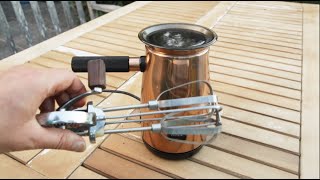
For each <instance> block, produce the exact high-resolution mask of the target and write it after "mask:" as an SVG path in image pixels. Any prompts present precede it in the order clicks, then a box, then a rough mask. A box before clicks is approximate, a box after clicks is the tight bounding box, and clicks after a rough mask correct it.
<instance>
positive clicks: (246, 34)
mask: <svg viewBox="0 0 320 180" xmlns="http://www.w3.org/2000/svg"><path fill="white" fill-rule="evenodd" d="M214 30H215V31H216V32H217V33H219V32H220V34H221V36H222V37H224V33H226V34H232V35H239V36H245V37H255V38H261V39H266V40H270V42H272V41H271V40H274V41H277V42H284V43H288V44H290V43H291V44H301V40H300V39H299V40H297V39H289V38H279V37H274V36H267V35H260V34H256V33H254V32H256V31H253V32H248V31H247V32H243V31H234V30H229V29H223V28H215V29H214ZM272 43H273V44H275V43H274V42H272ZM278 45H279V44H278ZM279 46H281V45H279ZM273 54H274V55H278V56H279V55H282V56H284V57H287V58H292V59H299V60H301V56H297V55H295V54H293V55H292V54H290V53H281V52H280V53H273Z"/></svg>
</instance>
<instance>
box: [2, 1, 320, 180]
mask: <svg viewBox="0 0 320 180" xmlns="http://www.w3.org/2000/svg"><path fill="white" fill-rule="evenodd" d="M168 22H186V23H196V24H199V25H203V26H206V27H209V28H212V29H213V30H214V31H215V32H216V33H217V34H218V36H219V38H218V42H217V43H215V44H214V45H213V46H212V47H211V50H210V67H209V68H210V77H211V83H212V86H213V88H214V90H215V93H216V94H217V95H218V97H219V101H220V104H221V105H222V106H223V107H224V111H223V116H222V117H223V120H222V122H223V133H222V134H221V135H220V136H219V137H218V138H217V139H216V140H215V141H214V142H213V143H212V144H210V145H207V146H206V147H204V148H203V149H202V150H201V151H200V153H198V154H196V155H195V156H194V157H192V158H190V159H187V160H183V161H168V160H164V159H161V158H158V157H156V156H154V155H153V154H151V153H150V152H149V151H148V150H147V149H146V148H145V147H144V145H143V143H142V142H141V139H140V133H128V134H120V135H110V136H105V137H102V138H99V139H98V141H97V143H96V144H90V143H89V141H88V139H87V138H86V141H87V150H86V151H85V152H83V153H74V152H67V151H58V150H46V149H45V150H32V151H24V152H12V153H7V154H2V155H0V178H11V177H15V178H103V177H107V178H307V177H311V178H319V110H318V109H319V5H310V4H300V3H289V2H244V1H243V2H233V1H230V2H213V1H212V2H210V1H203V2H169V1H165V2H135V3H132V4H130V5H128V6H126V7H123V8H120V9H118V10H116V11H113V12H111V13H109V14H107V15H105V16H102V17H100V18H97V19H95V20H93V21H90V22H88V23H85V24H83V25H81V26H79V27H77V28H75V29H72V30H70V31H68V32H66V33H63V34H61V35H59V36H57V37H54V38H52V39H49V40H47V41H45V42H43V43H40V44H38V45H36V46H33V47H31V48H29V49H27V50H25V51H23V52H20V53H18V54H15V55H13V56H11V57H8V58H7V59H4V60H3V61H0V73H1V70H5V69H7V68H9V67H12V66H14V65H18V64H24V63H28V64H29V65H30V66H34V67H38V68H64V69H69V70H71V66H70V62H71V58H72V56H74V55H108V56H112V55H129V56H140V55H144V54H145V50H144V45H143V43H141V42H140V41H139V39H138V38H137V34H138V32H139V31H140V30H141V29H143V28H144V27H146V26H149V25H153V24H158V23H168ZM79 77H80V78H81V80H82V81H83V83H84V84H85V85H86V86H87V84H88V81H87V75H86V74H79ZM141 77H142V74H141V73H140V72H139V73H136V72H130V73H108V74H107V83H108V84H107V87H108V88H109V89H119V90H124V91H129V92H131V93H134V94H135V95H137V96H140V91H141ZM104 98H106V99H104ZM88 100H92V101H94V103H95V104H99V106H103V107H106V106H116V105H126V104H133V103H137V102H136V101H134V100H132V99H129V98H127V97H126V96H123V95H120V94H108V95H101V96H100V95H99V96H96V97H92V98H88ZM128 113H130V112H129V111H128ZM127 126H131V127H132V126H139V124H136V125H134V124H133V125H132V124H131V125H128V124H124V125H120V127H114V128H121V127H127Z"/></svg>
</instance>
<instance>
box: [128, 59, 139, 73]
mask: <svg viewBox="0 0 320 180" xmlns="http://www.w3.org/2000/svg"><path fill="white" fill-rule="evenodd" d="M129 70H130V71H140V57H130V58H129Z"/></svg>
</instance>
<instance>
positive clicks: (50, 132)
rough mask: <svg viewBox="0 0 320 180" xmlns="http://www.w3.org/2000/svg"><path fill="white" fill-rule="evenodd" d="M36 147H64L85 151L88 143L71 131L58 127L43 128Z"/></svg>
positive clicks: (38, 134)
mask: <svg viewBox="0 0 320 180" xmlns="http://www.w3.org/2000/svg"><path fill="white" fill-rule="evenodd" d="M37 137H38V139H37V140H36V143H35V144H36V146H37V147H35V148H36V149H62V150H68V151H76V152H83V151H85V149H86V143H85V141H84V140H83V138H82V137H80V136H78V135H77V134H75V133H73V132H71V131H69V130H63V129H58V128H42V129H41V130H40V131H38V133H37Z"/></svg>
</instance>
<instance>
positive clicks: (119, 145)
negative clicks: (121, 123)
mask: <svg viewBox="0 0 320 180" xmlns="http://www.w3.org/2000/svg"><path fill="white" fill-rule="evenodd" d="M128 147H130V148H128ZM101 148H103V149H104V150H107V151H111V152H112V153H115V154H119V155H121V156H124V157H127V158H130V160H134V161H135V162H139V163H141V164H143V165H145V166H148V167H149V168H153V169H157V170H160V171H163V172H166V173H169V174H174V175H176V176H178V177H181V178H205V179H207V178H235V177H234V176H232V175H228V174H226V173H223V172H220V171H217V170H215V169H211V168H208V167H206V166H203V165H201V164H197V163H194V162H191V161H189V160H181V161H169V160H164V159H162V158H159V157H157V156H155V155H153V154H152V153H151V152H149V151H148V150H147V149H146V147H144V145H143V144H142V143H141V142H137V141H134V140H131V139H128V138H124V137H122V136H119V135H111V136H110V137H109V138H108V139H106V140H105V141H104V143H103V144H102V145H101Z"/></svg>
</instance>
